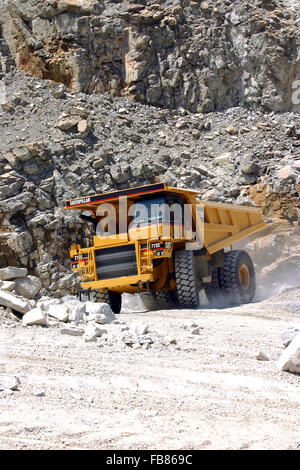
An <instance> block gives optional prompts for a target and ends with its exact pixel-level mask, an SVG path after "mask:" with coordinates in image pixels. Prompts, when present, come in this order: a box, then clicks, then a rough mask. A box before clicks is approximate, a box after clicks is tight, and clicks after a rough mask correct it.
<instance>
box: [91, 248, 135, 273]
mask: <svg viewBox="0 0 300 470" xmlns="http://www.w3.org/2000/svg"><path fill="white" fill-rule="evenodd" d="M95 260H96V270H97V274H98V279H99V281H102V280H103V279H112V278H115V277H123V276H135V275H137V274H138V271H137V262H136V253H135V245H126V246H117V247H114V248H103V249H102V250H96V251H95Z"/></svg>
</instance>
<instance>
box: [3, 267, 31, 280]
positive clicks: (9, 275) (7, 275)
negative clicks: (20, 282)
mask: <svg viewBox="0 0 300 470" xmlns="http://www.w3.org/2000/svg"><path fill="white" fill-rule="evenodd" d="M26 275H27V269H26V268H15V267H14V266H8V267H7V268H2V269H0V280H1V281H10V280H11V279H16V278H17V277H23V276H26Z"/></svg>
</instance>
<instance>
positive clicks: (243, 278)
mask: <svg viewBox="0 0 300 470" xmlns="http://www.w3.org/2000/svg"><path fill="white" fill-rule="evenodd" d="M239 278H240V285H241V287H242V288H243V289H244V290H248V289H249V287H250V283H251V276H250V271H249V269H248V266H246V264H242V266H241V267H240V271H239Z"/></svg>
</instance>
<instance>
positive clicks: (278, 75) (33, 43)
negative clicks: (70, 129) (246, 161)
mask: <svg viewBox="0 0 300 470" xmlns="http://www.w3.org/2000/svg"><path fill="white" fill-rule="evenodd" d="M2 3H3V2H2ZM298 20H299V2H298V1H297V0H294V1H291V0H290V1H283V0H282V1H281V0H254V1H251V2H249V1H241V0H235V1H227V0H223V1H217V2H216V1H213V0H208V1H190V0H164V1H161V2H156V3H155V2H153V1H146V0H138V1H134V0H133V1H128V2H123V1H118V0H114V1H103V0H47V1H45V0H43V1H38V0H26V1H21V0H5V2H4V4H3V5H2V6H1V7H0V22H1V23H2V28H3V35H4V37H5V39H6V41H7V42H8V44H9V46H10V49H11V51H12V54H13V56H14V58H15V60H16V63H17V66H18V67H19V68H20V69H21V70H23V71H25V72H28V73H30V74H32V75H34V76H36V77H39V78H43V79H50V80H54V81H56V82H59V83H63V84H65V85H67V86H68V87H70V88H72V89H74V90H76V91H82V92H85V93H103V92H105V93H109V94H110V95H111V96H127V97H130V98H133V99H134V100H135V101H139V102H141V103H148V104H151V105H155V106H160V107H168V108H178V107H179V106H182V107H184V108H185V109H188V110H190V111H193V112H211V111H214V110H222V109H226V108H228V107H232V106H248V107H252V108H253V107H257V106H262V107H263V108H264V109H266V110H273V111H276V112H282V111H299V110H300V107H299V106H300V105H299V103H295V102H293V99H292V94H293V88H292V86H293V83H294V82H295V81H297V80H300V48H299V45H300V33H299V23H298Z"/></svg>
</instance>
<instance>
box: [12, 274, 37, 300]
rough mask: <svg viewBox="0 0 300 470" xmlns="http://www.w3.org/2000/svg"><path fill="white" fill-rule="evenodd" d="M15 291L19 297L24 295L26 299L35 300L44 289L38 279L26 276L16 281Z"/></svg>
mask: <svg viewBox="0 0 300 470" xmlns="http://www.w3.org/2000/svg"><path fill="white" fill-rule="evenodd" d="M15 283H16V286H15V291H16V293H17V294H18V295H23V297H26V299H34V297H35V296H36V295H37V293H38V292H39V290H40V289H41V287H42V283H41V281H40V280H39V278H38V277H35V276H26V277H20V278H19V279H16V281H15Z"/></svg>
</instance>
